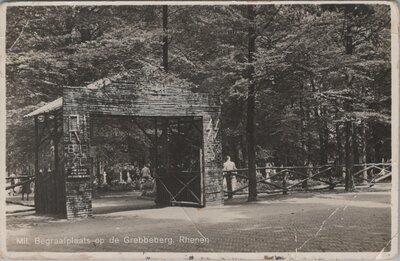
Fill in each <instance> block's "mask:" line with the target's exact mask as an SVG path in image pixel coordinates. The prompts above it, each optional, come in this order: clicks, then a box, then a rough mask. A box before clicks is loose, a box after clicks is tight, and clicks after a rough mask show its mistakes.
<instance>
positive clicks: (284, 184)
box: [282, 171, 287, 195]
mask: <svg viewBox="0 0 400 261" xmlns="http://www.w3.org/2000/svg"><path fill="white" fill-rule="evenodd" d="M286 179H287V172H286V171H285V172H283V179H282V187H283V195H286V194H287V188H286V183H287V182H286Z"/></svg>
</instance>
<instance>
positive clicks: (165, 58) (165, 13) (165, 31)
mask: <svg viewBox="0 0 400 261" xmlns="http://www.w3.org/2000/svg"><path fill="white" fill-rule="evenodd" d="M162 20H163V35H164V36H163V67H164V70H165V72H168V6H167V5H163V12H162Z"/></svg>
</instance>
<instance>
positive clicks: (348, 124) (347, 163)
mask: <svg viewBox="0 0 400 261" xmlns="http://www.w3.org/2000/svg"><path fill="white" fill-rule="evenodd" d="M350 138H351V122H350V121H346V123H345V139H346V140H345V166H346V179H345V183H346V184H345V190H346V191H350V190H352V189H353V175H352V173H351V162H352V160H351V153H350V149H351V144H350Z"/></svg>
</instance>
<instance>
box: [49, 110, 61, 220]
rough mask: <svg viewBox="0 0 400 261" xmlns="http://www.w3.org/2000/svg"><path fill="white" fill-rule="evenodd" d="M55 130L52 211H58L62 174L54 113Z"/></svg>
mask: <svg viewBox="0 0 400 261" xmlns="http://www.w3.org/2000/svg"><path fill="white" fill-rule="evenodd" d="M53 120H54V130H53V145H54V173H53V176H52V177H51V180H52V181H53V182H52V183H53V184H52V185H54V186H53V188H54V190H53V192H54V195H53V197H52V199H51V200H52V207H51V209H52V212H54V213H58V205H59V192H58V189H57V183H58V182H59V179H58V177H59V176H60V173H59V170H60V168H59V164H60V159H59V155H58V133H57V132H58V126H57V117H56V115H54V119H53Z"/></svg>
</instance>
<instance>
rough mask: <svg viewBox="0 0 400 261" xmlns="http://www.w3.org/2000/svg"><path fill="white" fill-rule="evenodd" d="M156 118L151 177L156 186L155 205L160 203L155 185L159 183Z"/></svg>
mask: <svg viewBox="0 0 400 261" xmlns="http://www.w3.org/2000/svg"><path fill="white" fill-rule="evenodd" d="M157 127H158V126H157V117H155V118H154V154H155V155H154V173H153V175H154V178H155V179H154V184H155V186H156V189H155V194H156V195H155V197H154V198H155V199H154V201H155V203H156V204H158V203H160V199H159V196H160V195H159V194H160V193H158V190H159V187H160V186H159V185H158V184H157V183H158V182H159V181H158V132H157Z"/></svg>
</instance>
